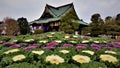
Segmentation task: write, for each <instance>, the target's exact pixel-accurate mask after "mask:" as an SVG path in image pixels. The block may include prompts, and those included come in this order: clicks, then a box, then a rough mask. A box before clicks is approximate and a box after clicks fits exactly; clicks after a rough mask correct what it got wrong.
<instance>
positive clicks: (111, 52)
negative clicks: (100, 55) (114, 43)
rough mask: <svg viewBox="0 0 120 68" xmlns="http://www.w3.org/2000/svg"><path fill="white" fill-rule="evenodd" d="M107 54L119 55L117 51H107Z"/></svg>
mask: <svg viewBox="0 0 120 68" xmlns="http://www.w3.org/2000/svg"><path fill="white" fill-rule="evenodd" d="M105 53H109V54H117V53H116V52H115V51H105Z"/></svg>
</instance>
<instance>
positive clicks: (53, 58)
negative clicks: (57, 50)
mask: <svg viewBox="0 0 120 68" xmlns="http://www.w3.org/2000/svg"><path fill="white" fill-rule="evenodd" d="M46 62H50V63H51V64H60V63H63V62H64V59H63V58H61V57H60V56H58V55H50V56H47V57H46Z"/></svg>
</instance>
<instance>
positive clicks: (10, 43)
mask: <svg viewBox="0 0 120 68" xmlns="http://www.w3.org/2000/svg"><path fill="white" fill-rule="evenodd" d="M3 44H4V45H8V46H11V45H13V44H14V43H13V42H5V43H3Z"/></svg>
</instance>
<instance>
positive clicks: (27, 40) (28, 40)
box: [24, 39, 34, 42]
mask: <svg viewBox="0 0 120 68" xmlns="http://www.w3.org/2000/svg"><path fill="white" fill-rule="evenodd" d="M32 41H34V39H26V40H24V42H32Z"/></svg>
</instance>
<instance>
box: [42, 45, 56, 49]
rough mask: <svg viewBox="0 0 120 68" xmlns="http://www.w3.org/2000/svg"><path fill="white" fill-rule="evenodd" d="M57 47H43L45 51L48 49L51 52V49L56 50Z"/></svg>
mask: <svg viewBox="0 0 120 68" xmlns="http://www.w3.org/2000/svg"><path fill="white" fill-rule="evenodd" d="M54 48H55V47H50V46H47V47H43V49H48V50H51V49H54Z"/></svg>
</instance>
